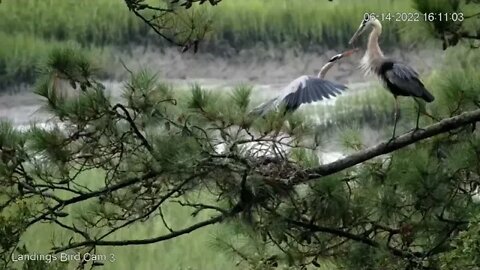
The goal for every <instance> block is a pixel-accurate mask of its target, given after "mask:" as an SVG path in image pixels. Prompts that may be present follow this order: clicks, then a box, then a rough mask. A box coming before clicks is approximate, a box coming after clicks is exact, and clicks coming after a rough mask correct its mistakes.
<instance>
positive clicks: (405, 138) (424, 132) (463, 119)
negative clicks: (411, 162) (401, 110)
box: [290, 109, 480, 185]
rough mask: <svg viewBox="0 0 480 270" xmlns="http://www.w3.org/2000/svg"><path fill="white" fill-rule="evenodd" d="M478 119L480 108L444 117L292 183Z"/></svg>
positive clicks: (292, 179)
mask: <svg viewBox="0 0 480 270" xmlns="http://www.w3.org/2000/svg"><path fill="white" fill-rule="evenodd" d="M478 121H480V109H478V110H475V111H470V112H465V113H462V114H460V115H457V116H455V117H451V118H446V119H443V120H442V121H440V122H437V123H435V124H433V125H430V126H428V127H426V128H425V129H421V130H417V131H415V132H413V131H412V132H409V133H406V134H403V135H401V136H399V137H397V138H396V139H395V140H393V141H391V142H389V141H386V142H382V143H380V144H377V145H375V146H372V147H370V148H367V149H364V150H361V151H359V152H356V153H354V154H352V155H350V156H347V157H345V158H342V159H339V160H337V161H334V162H331V163H328V164H324V165H320V166H318V167H316V168H313V169H310V170H306V171H305V172H302V173H299V174H297V175H295V176H294V177H292V178H291V179H290V184H292V185H297V184H301V183H305V182H307V181H310V180H312V179H316V178H319V177H322V176H327V175H331V174H334V173H337V172H340V171H342V170H344V169H347V168H350V167H353V166H355V165H357V164H360V163H362V162H364V161H367V160H369V159H372V158H375V157H378V156H381V155H384V154H388V153H391V152H393V151H395V150H398V149H401V148H403V147H406V146H408V145H411V144H414V143H416V142H419V141H421V140H425V139H428V138H430V137H433V136H436V135H439V134H442V133H446V132H449V131H452V130H454V129H457V128H460V127H462V126H465V125H468V124H471V123H475V122H478Z"/></svg>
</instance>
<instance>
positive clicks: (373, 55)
mask: <svg viewBox="0 0 480 270" xmlns="http://www.w3.org/2000/svg"><path fill="white" fill-rule="evenodd" d="M381 33H382V25H381V24H380V23H378V24H377V25H374V27H373V30H372V32H371V33H370V35H369V36H368V44H367V51H366V52H365V55H364V56H363V59H362V66H363V68H364V69H365V70H366V71H367V73H368V72H369V71H375V69H376V66H377V65H376V64H377V63H378V62H379V61H380V60H382V59H384V56H383V52H382V50H381V49H380V46H379V45H378V38H379V37H380V34H381Z"/></svg>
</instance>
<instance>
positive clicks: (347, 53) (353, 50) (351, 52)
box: [342, 48, 359, 57]
mask: <svg viewBox="0 0 480 270" xmlns="http://www.w3.org/2000/svg"><path fill="white" fill-rule="evenodd" d="M358 50H359V49H358V48H354V49H351V50H348V51H345V52H343V53H342V57H348V56H350V55H352V54H354V53H356V52H357V51H358Z"/></svg>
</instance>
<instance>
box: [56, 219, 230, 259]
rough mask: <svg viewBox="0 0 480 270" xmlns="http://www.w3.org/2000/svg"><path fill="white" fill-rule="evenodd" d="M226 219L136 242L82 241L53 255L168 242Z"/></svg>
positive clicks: (208, 221) (199, 224)
mask: <svg viewBox="0 0 480 270" xmlns="http://www.w3.org/2000/svg"><path fill="white" fill-rule="evenodd" d="M225 218H226V215H218V216H216V217H213V218H210V219H208V220H205V221H202V222H199V223H196V224H194V225H192V226H190V227H187V228H184V229H182V230H179V231H174V232H172V233H169V234H165V235H161V236H158V237H155V238H147V239H138V240H124V241H97V240H90V241H84V242H79V243H73V244H70V245H68V246H65V247H62V248H58V249H55V253H59V252H63V251H66V250H69V249H73V248H77V247H84V246H132V245H147V244H153V243H157V242H161V241H165V240H169V239H172V238H175V237H178V236H181V235H184V234H188V233H191V232H193V231H195V230H197V229H200V228H203V227H206V226H208V225H212V224H215V223H219V222H221V221H223V220H224V219H225Z"/></svg>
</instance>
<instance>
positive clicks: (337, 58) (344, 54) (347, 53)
mask: <svg viewBox="0 0 480 270" xmlns="http://www.w3.org/2000/svg"><path fill="white" fill-rule="evenodd" d="M356 51H358V48H355V49H352V50H348V51H345V52H343V53H339V54H336V55H334V56H333V57H332V58H330V60H328V62H331V63H333V62H336V61H337V60H340V59H342V58H343V57H348V56H350V55H352V54H353V53H355V52H356Z"/></svg>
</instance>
